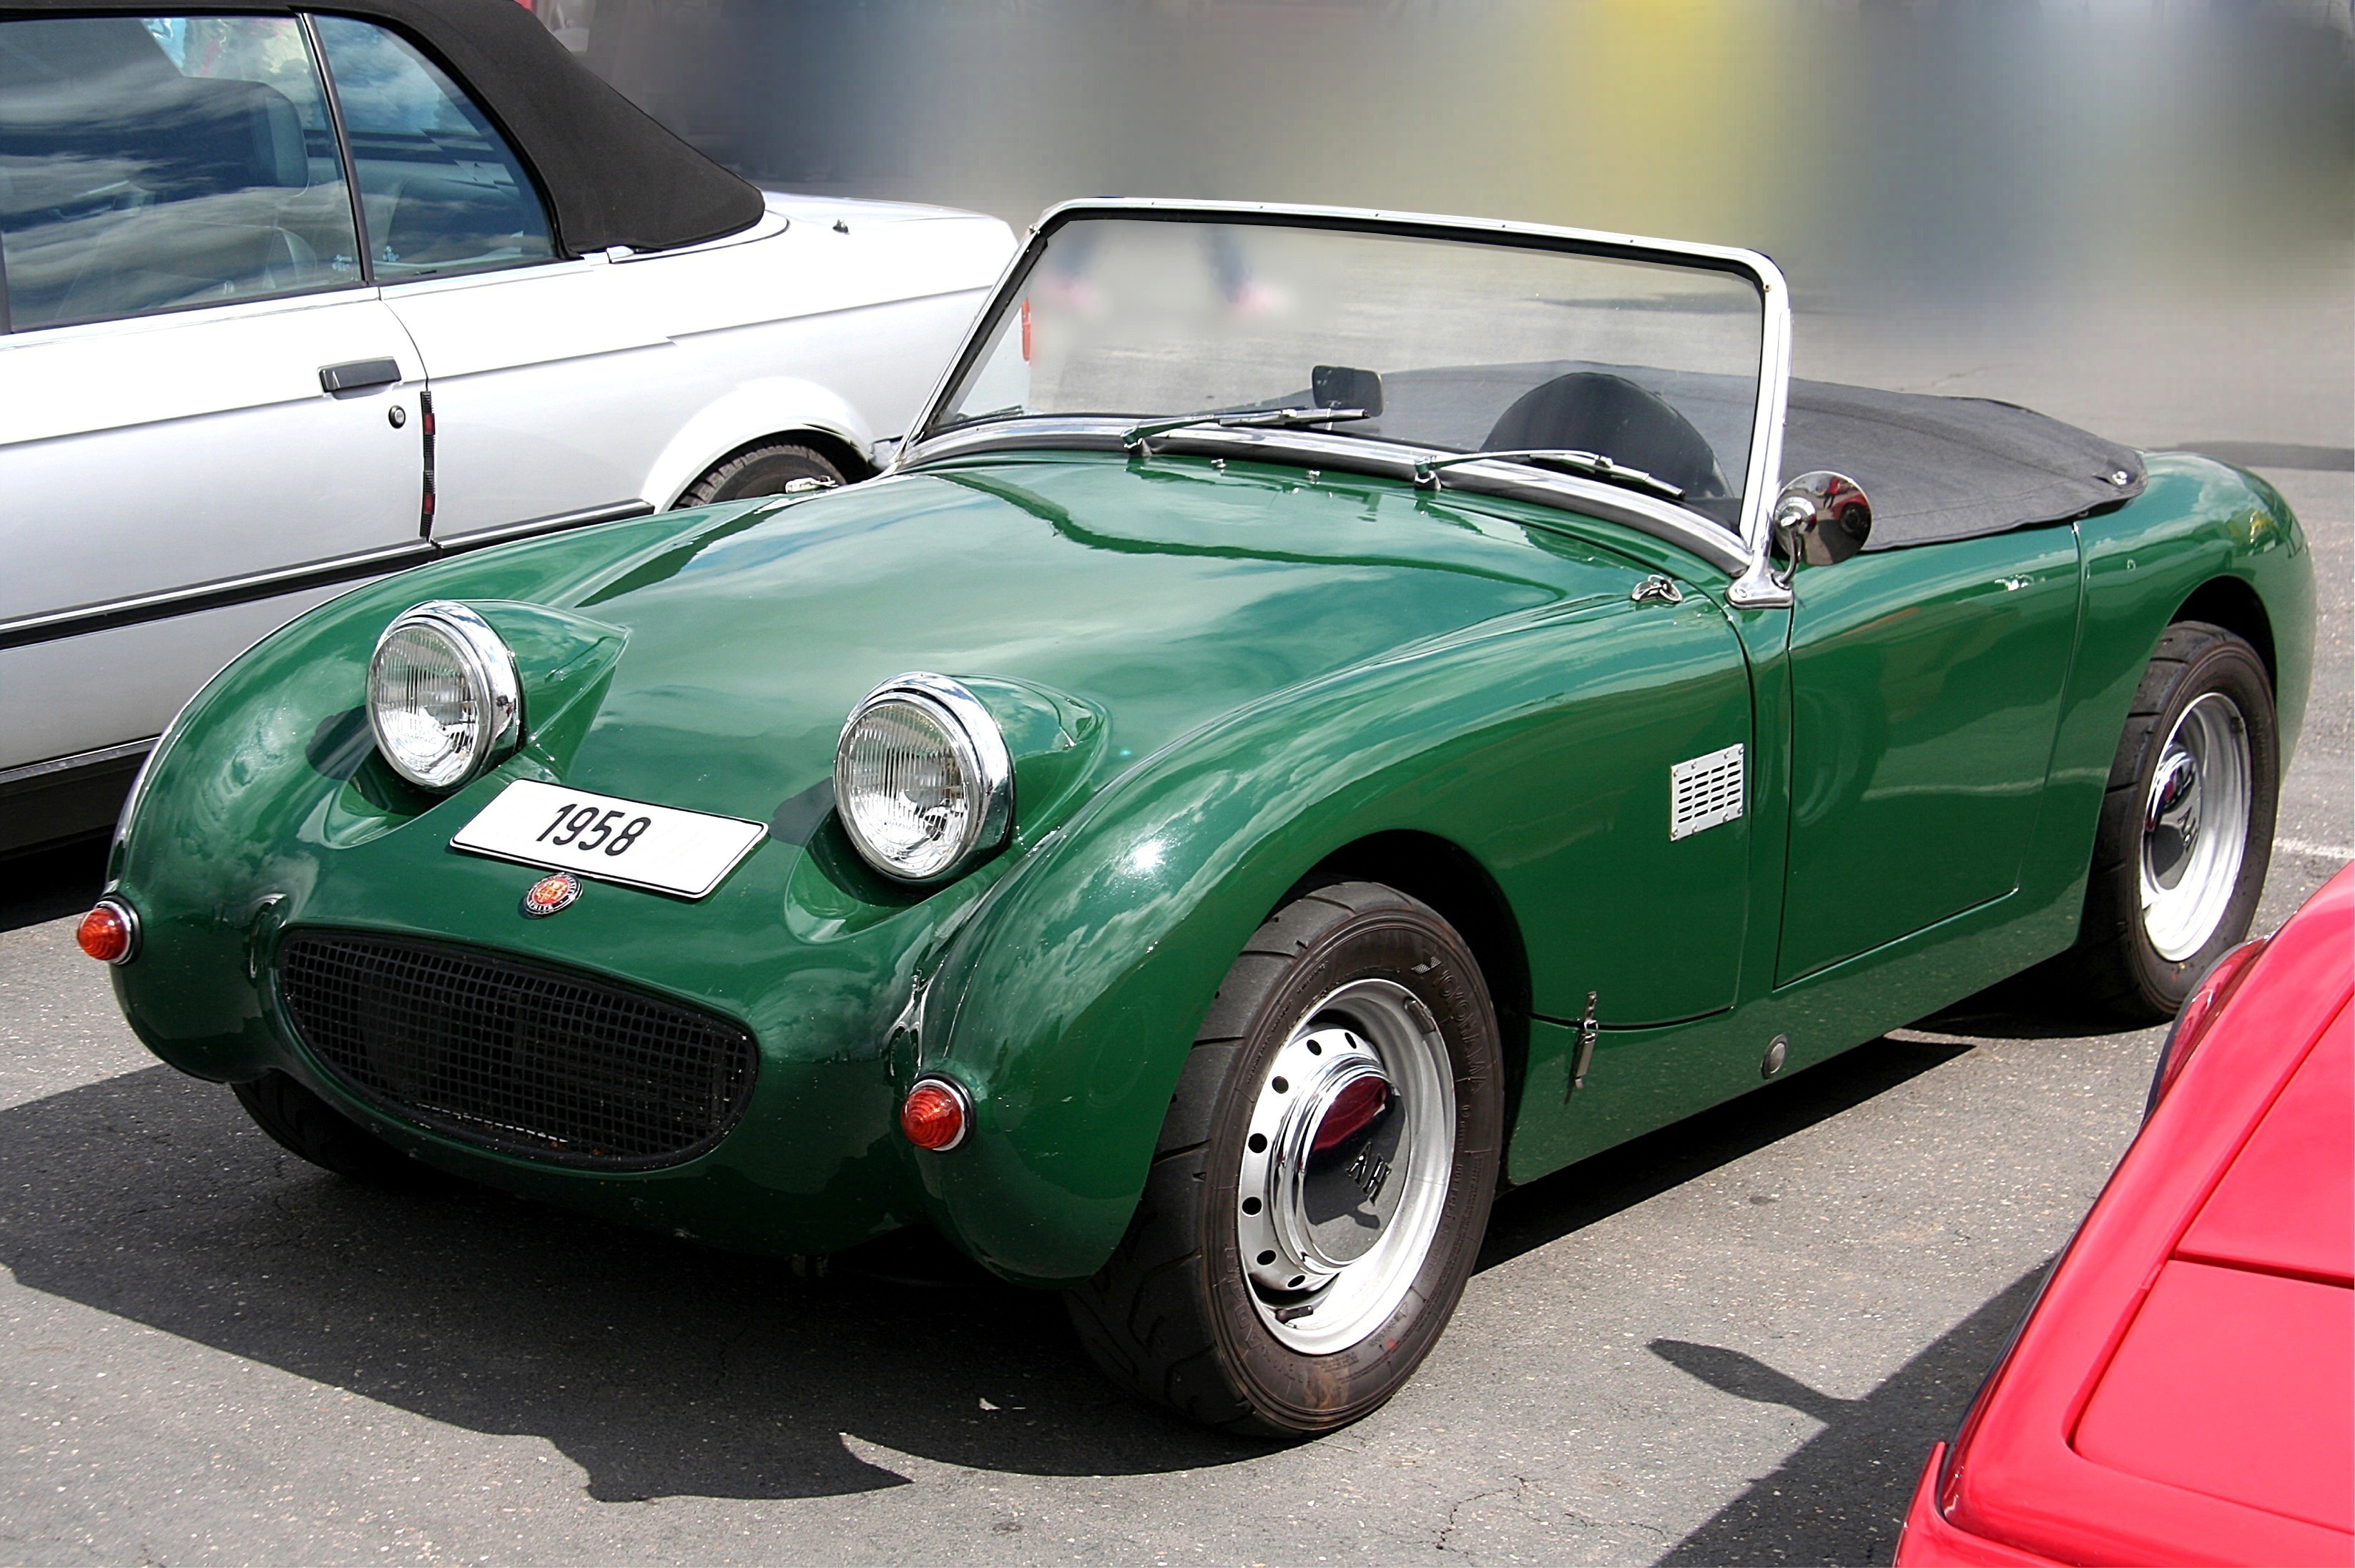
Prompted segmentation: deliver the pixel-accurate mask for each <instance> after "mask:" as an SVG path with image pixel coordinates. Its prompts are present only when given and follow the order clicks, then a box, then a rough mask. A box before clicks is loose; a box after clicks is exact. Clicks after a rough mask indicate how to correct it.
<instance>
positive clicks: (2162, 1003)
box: [2050, 620, 2281, 1024]
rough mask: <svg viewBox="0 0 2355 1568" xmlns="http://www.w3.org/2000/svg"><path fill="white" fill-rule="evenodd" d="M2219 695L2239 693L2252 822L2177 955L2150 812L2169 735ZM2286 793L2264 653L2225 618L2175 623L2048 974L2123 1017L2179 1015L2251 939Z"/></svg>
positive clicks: (2134, 714)
mask: <svg viewBox="0 0 2355 1568" xmlns="http://www.w3.org/2000/svg"><path fill="white" fill-rule="evenodd" d="M2211 693H2221V694H2223V695H2224V696H2225V697H2227V698H2229V699H2231V702H2232V706H2233V707H2234V708H2235V709H2237V710H2238V713H2239V715H2240V717H2241V719H2242V720H2243V726H2242V729H2243V734H2244V735H2245V736H2246V754H2247V759H2248V779H2247V787H2248V822H2247V828H2246V833H2245V839H2244V842H2243V844H2242V846H2241V858H2240V865H2239V869H2238V874H2237V877H2236V880H2235V881H2234V883H2233V885H2232V891H2231V895H2230V897H2229V899H2227V900H2226V901H2225V902H2224V904H2223V906H2222V912H2221V914H2220V916H2219V917H2218V918H2217V919H2216V921H2215V924H2214V927H2213V928H2212V930H2211V931H2210V932H2209V933H2208V935H2207V937H2206V938H2205V939H2204V940H2202V941H2200V943H2199V944H2198V946H2197V947H2196V948H2191V949H2190V951H2186V952H2182V953H2180V954H2179V956H2178V957H2175V958H2169V957H2167V956H2166V955H2165V954H2163V953H2162V952H2160V951H2159V950H2158V947H2157V946H2156V945H2154V943H2153V940H2152V938H2151V935H2150V932H2149V930H2148V929H2147V922H2146V920H2145V917H2144V911H2143V894H2142V864H2143V853H2144V850H2143V842H2144V825H2145V812H2146V810H2147V808H2148V804H2149V802H2150V800H2151V797H2152V786H2153V783H2154V781H2155V779H2156V776H2157V774H2158V768H2159V765H2160V762H2161V759H2162V757H2163V755H2164V753H2165V750H2166V747H2167V746H2168V742H2169V737H2170V736H2173V735H2174V734H2176V733H2177V728H2178V726H2179V723H2180V721H2181V720H2182V719H2183V717H2184V715H2185V714H2186V713H2187V712H2188V711H2189V710H2190V707H2191V706H2192V705H2193V704H2194V703H2196V702H2198V701H2199V700H2200V698H2202V697H2203V696H2206V695H2208V694H2211ZM2280 792H2281V738H2280V735H2279V733H2278V731H2277V729H2276V728H2275V716H2274V699H2273V683H2272V681H2271V679H2270V678H2269V677H2268V676H2267V674H2266V673H2265V666H2264V661H2263V660H2262V659H2260V658H2259V657H2258V656H2257V652H2256V650H2255V649H2254V648H2252V647H2250V646H2249V644H2248V643H2247V642H2245V641H2243V640H2242V639H2241V638H2239V637H2237V636H2235V635H2233V634H2232V632H2230V631H2227V630H2224V629H2223V628H2222V627H2221V626H2211V625H2209V624H2208V623H2207V622H2205V621H2198V620H2185V621H2178V622H2177V623H2176V624H2174V625H2173V626H2170V627H2169V628H2168V629H2167V634H2166V635H2165V636H2163V637H2161V638H2160V639H2159V641H2158V651H2157V652H2154V653H2153V654H2152V655H2151V660H2150V664H2149V667H2148V668H2147V669H2146V670H2145V671H2144V673H2143V678H2142V684H2141V685H2140V686H2139V687H2137V689H2136V692H2135V697H2134V705H2133V708H2132V710H2131V712H2130V713H2129V714H2128V716H2127V718H2126V732H2125V733H2124V734H2123V735H2121V736H2119V737H2118V750H2117V756H2116V758H2115V759H2114V760H2113V761H2112V762H2111V764H2110V778H2109V784H2108V787H2107V789H2106V792H2105V794H2104V796H2103V798H2102V820H2101V826H2100V828H2099V830H2098V832H2096V833H2095V836H2094V862H2093V869H2092V872H2091V874H2090V876H2089V878H2088V881H2087V884H2086V888H2085V914H2084V919H2083V924H2082V925H2081V926H2080V927H2079V930H2078V937H2077V945H2076V946H2075V947H2074V948H2072V949H2070V951H2069V952H2068V953H2066V954H2064V955H2062V958H2061V959H2059V960H2057V961H2056V963H2055V964H2054V965H2053V966H2052V968H2053V970H2054V971H2055V972H2054V973H2052V974H2051V977H2050V979H2051V980H2052V981H2054V982H2057V983H2058V984H2060V985H2061V986H2062V987H2064V988H2065V990H2064V991H2063V994H2066V993H2067V992H2072V991H2073V993H2074V995H2075V997H2076V998H2077V999H2079V1000H2080V1001H2082V1002H2083V1003H2085V1004H2089V1005H2090V1006H2091V1007H2092V1008H2093V1009H2094V1010H2095V1011H2097V1012H2102V1013H2104V1014H2106V1015H2107V1016H2109V1017H2110V1018H2112V1019H2115V1021H2117V1022H2124V1023H2132V1024H2150V1023H2158V1022H2164V1021H2166V1020H2167V1019H2169V1018H2172V1017H2174V1016H2175V1014H2176V1013H2177V1012H2179V1010H2180V1009H2181V1008H2182V1006H2183V1001H2184V999H2185V998H2186V997H2188V996H2189V995H2190V993H2191V990H2192V987H2193V986H2194V985H2196V984H2197V983H2198V982H2199V980H2200V976H2201V975H2203V974H2205V973H2206V972H2207V971H2208V969H2209V967H2210V966H2211V965H2212V964H2213V963H2214V962H2215V961H2216V959H2218V958H2219V957H2220V956H2221V955H2222V954H2223V953H2224V952H2225V950H2226V949H2228V948H2232V947H2233V946H2234V945H2236V944H2237V943H2239V942H2240V941H2241V940H2242V938H2244V937H2246V936H2247V935H2248V930H2249V922H2250V921H2251V920H2252V919H2253V918H2254V916H2255V915H2256V911H2257V900H2258V898H2259V897H2260V896H2261V895H2263V894H2264V885H2265V869H2266V865H2267V863H2268V861H2269V860H2270V858H2271V855H2272V853H2273V842H2274V814H2275V809H2276V807H2277V806H2278V803H2279V799H2280Z"/></svg>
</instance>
